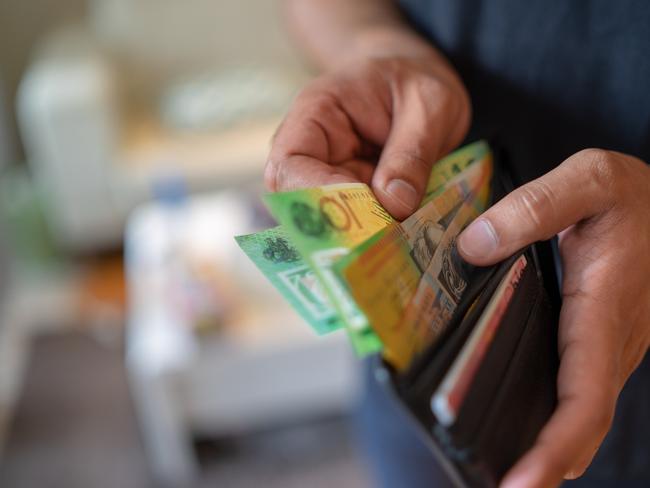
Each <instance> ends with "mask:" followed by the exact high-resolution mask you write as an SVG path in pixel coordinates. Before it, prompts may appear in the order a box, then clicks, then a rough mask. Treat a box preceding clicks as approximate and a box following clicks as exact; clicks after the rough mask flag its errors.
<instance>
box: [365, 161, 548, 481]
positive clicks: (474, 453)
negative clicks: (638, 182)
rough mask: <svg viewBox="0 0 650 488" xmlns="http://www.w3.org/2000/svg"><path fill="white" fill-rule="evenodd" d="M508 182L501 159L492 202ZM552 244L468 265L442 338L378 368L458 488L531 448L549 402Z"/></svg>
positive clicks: (495, 477) (488, 477) (498, 471)
mask: <svg viewBox="0 0 650 488" xmlns="http://www.w3.org/2000/svg"><path fill="white" fill-rule="evenodd" d="M511 189H512V183H511V181H510V179H509V172H508V168H507V166H506V163H505V161H504V160H503V159H502V158H498V159H497V160H496V164H495V175H494V178H493V183H492V195H493V200H494V201H496V200H497V199H498V198H500V197H501V196H503V195H504V194H505V193H507V192H508V191H510V190H511ZM553 245H554V243H553V242H551V241H548V242H540V243H536V244H534V245H532V246H530V247H528V248H526V249H524V250H522V251H520V252H519V253H517V254H516V255H514V256H511V257H510V258H508V259H506V260H504V261H503V262H501V263H499V264H497V265H495V266H490V267H485V268H473V269H470V270H469V271H468V272H469V273H470V274H469V277H470V279H469V281H468V286H467V288H466V290H465V292H464V294H463V296H462V299H461V301H460V302H459V304H458V306H457V309H456V311H455V313H454V315H453V317H452V319H451V321H450V323H449V324H448V325H447V327H446V328H445V330H444V331H443V333H442V334H441V336H440V337H438V339H437V340H436V341H435V342H434V343H433V344H432V345H431V346H430V347H429V348H428V349H426V350H425V351H423V352H422V353H421V354H420V356H419V357H417V358H416V359H415V360H414V362H413V364H412V365H411V367H410V368H409V369H408V370H407V371H405V372H403V373H398V372H396V371H395V370H393V369H391V368H390V367H389V366H387V365H385V364H382V365H381V366H379V367H378V375H377V376H378V378H380V379H381V380H382V381H384V382H385V383H386V385H387V386H389V388H390V390H391V392H392V393H394V394H395V395H396V397H397V398H398V399H399V401H400V403H401V404H402V405H404V406H406V408H405V409H404V410H405V411H406V412H407V413H408V414H409V415H410V416H411V417H413V419H414V420H415V421H416V425H417V429H418V430H419V431H420V433H421V434H423V435H424V438H425V441H426V442H427V444H428V445H429V446H430V447H431V449H432V451H433V453H434V455H435V456H436V457H437V458H438V460H439V462H440V464H441V465H442V467H443V468H444V469H445V470H446V471H447V473H448V474H449V477H450V479H451V480H452V481H453V482H454V483H455V484H456V485H457V486H470V487H488V486H496V485H497V484H498V481H499V480H500V479H501V478H502V477H503V475H504V474H505V473H506V471H507V470H508V469H509V468H510V467H511V466H512V465H513V464H514V463H515V462H516V461H517V459H518V458H519V457H521V455H522V454H523V453H524V452H525V451H526V450H527V449H528V448H529V447H531V446H532V444H533V442H534V441H535V438H536V437H537V435H538V433H539V431H540V430H541V428H542V427H543V425H544V424H545V423H546V421H547V420H548V419H549V417H550V415H551V414H552V412H553V410H554V408H555V405H556V402H557V394H556V378H557V369H558V364H559V359H558V353H557V324H558V316H559V307H560V294H559V287H558V278H557V266H556V259H555V253H554V250H553ZM521 256H524V258H525V260H521V259H520V257H521ZM522 262H525V267H523V271H521V273H520V275H518V281H517V283H516V286H514V287H512V288H511V290H510V292H511V293H512V295H511V297H509V302H508V304H507V307H505V310H504V311H503V314H502V315H501V316H500V319H499V320H498V325H497V326H496V327H495V329H494V332H493V334H492V335H490V336H489V339H490V340H489V341H483V342H484V344H483V345H484V348H483V349H484V350H483V351H482V354H481V355H480V359H478V360H477V358H473V359H475V363H476V364H477V366H476V367H475V368H474V370H473V373H472V374H471V376H470V379H469V383H468V384H467V386H466V388H465V389H464V394H463V397H462V402H460V404H459V407H458V408H457V409H456V411H455V417H454V419H453V421H451V422H450V421H449V419H445V421H444V422H443V421H441V420H442V418H441V417H440V414H439V413H438V415H436V413H435V408H434V406H433V400H434V396H436V393H437V391H439V387H440V386H441V383H442V382H443V381H444V380H445V378H446V377H447V375H448V374H450V369H451V368H452V367H454V365H455V363H456V362H457V360H458V358H459V355H461V354H463V350H464V348H465V346H466V345H467V344H468V341H469V340H470V338H471V337H472V333H473V331H474V330H475V328H476V327H477V324H478V323H479V321H480V320H481V317H482V316H483V314H484V313H485V312H486V308H487V307H488V306H489V304H490V301H491V299H492V298H493V297H494V296H495V293H497V291H498V290H499V286H500V284H501V283H502V281H504V279H506V278H508V276H511V274H512V272H511V269H512V268H513V265H516V264H518V265H519V267H520V268H521V267H522V265H521V263H522ZM509 272H510V275H509ZM464 355H465V356H467V354H466V351H465V354H464Z"/></svg>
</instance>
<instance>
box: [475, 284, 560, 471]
mask: <svg viewBox="0 0 650 488" xmlns="http://www.w3.org/2000/svg"><path fill="white" fill-rule="evenodd" d="M558 366H559V358H558V352H557V317H556V316H555V314H554V311H553V308H552V307H551V305H550V303H549V300H548V297H547V296H546V293H545V292H542V293H540V294H539V296H538V297H537V300H536V303H535V306H534V308H533V309H532V310H531V313H530V315H529V317H528V320H527V322H526V326H525V328H524V330H523V333H522V335H521V338H520V339H519V343H518V344H517V347H516V349H515V351H514V354H513V356H512V358H511V360H510V362H509V364H508V367H507V370H506V371H505V374H504V375H503V381H502V382H501V384H500V385H499V388H498V390H497V392H496V395H495V397H494V400H493V401H492V402H491V404H490V405H489V409H488V411H487V412H486V414H485V415H484V416H483V422H482V425H481V426H480V429H479V430H478V432H477V433H476V435H475V437H474V440H473V441H472V445H473V446H474V456H475V458H476V459H480V460H481V463H482V464H484V465H485V466H486V469H487V467H489V470H490V471H491V472H492V473H493V474H494V476H495V478H496V479H497V480H498V479H500V478H501V477H502V476H503V475H504V474H505V472H506V471H507V470H508V469H509V468H510V467H511V466H512V465H513V464H514V463H515V462H516V461H517V459H519V457H521V455H523V454H524V453H525V451H526V450H528V449H529V448H530V447H531V446H532V444H533V442H534V441H535V438H536V437H537V434H538V433H539V431H540V430H541V428H542V427H543V425H544V424H545V423H546V421H547V420H548V419H549V418H550V416H551V414H552V413H553V410H554V409H555V406H556V403H557V389H556V381H557V370H558Z"/></svg>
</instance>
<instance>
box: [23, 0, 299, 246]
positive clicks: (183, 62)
mask: <svg viewBox="0 0 650 488" xmlns="http://www.w3.org/2000/svg"><path fill="white" fill-rule="evenodd" d="M278 10H279V8H278V4H277V2H273V1H272V2H259V1H258V0H219V1H209V2H206V1H205V0H185V1H183V2H157V1H151V0H93V1H89V8H88V15H89V18H88V19H87V22H86V23H85V26H83V27H80V28H74V29H73V28H66V29H63V30H61V31H59V32H58V33H55V34H54V35H52V36H48V37H47V38H45V39H43V40H42V41H41V43H40V44H41V45H43V46H44V49H42V50H41V51H40V53H39V54H38V56H36V57H35V58H34V60H33V61H32V63H31V64H30V65H29V66H28V68H27V70H26V72H25V74H24V79H23V80H22V83H21V85H20V87H19V96H18V100H17V105H18V106H17V114H18V118H19V127H20V132H21V136H22V140H23V141H24V145H25V149H26V154H27V157H28V162H29V164H30V168H31V169H32V172H33V174H34V176H35V178H36V179H37V181H38V182H39V184H40V185H41V186H42V187H43V191H44V193H45V194H46V195H47V196H48V205H47V208H46V211H47V213H48V220H49V221H50V224H51V228H52V232H53V235H54V237H55V238H56V240H57V241H58V242H59V243H60V244H61V245H63V246H64V247H65V248H67V249H69V250H73V251H93V250H96V249H98V248H102V247H114V246H116V245H119V244H120V243H121V238H122V237H123V229H124V224H125V222H126V218H127V215H128V213H129V211H130V210H132V209H133V208H135V206H136V205H137V204H138V203H141V202H144V201H146V200H148V199H150V192H151V187H152V183H153V182H154V181H155V180H156V178H157V177H158V175H159V173H160V172H161V167H162V171H166V170H167V169H168V168H169V167H170V166H173V167H174V170H175V171H178V172H179V173H180V174H181V175H182V176H183V178H184V179H185V180H186V185H187V187H188V188H189V189H190V190H191V191H201V190H211V189H218V188H226V187H229V186H234V185H239V184H241V183H242V182H248V181H250V180H252V179H261V174H262V169H263V165H264V162H265V159H266V156H267V151H268V146H269V141H270V139H271V137H272V135H273V132H274V130H275V128H276V127H277V124H278V123H279V121H280V118H281V115H282V112H283V111H284V110H285V109H286V106H287V104H288V101H289V99H290V98H291V96H292V94H293V93H295V91H297V89H298V87H299V86H300V85H301V83H302V82H303V81H304V79H305V78H306V74H305V72H304V71H303V70H302V69H301V67H300V66H299V64H298V63H297V61H296V59H297V56H295V55H294V54H293V52H292V51H291V49H290V48H289V43H288V42H287V40H286V39H285V36H284V33H283V29H282V27H281V21H280V14H279V12H278ZM251 33H254V35H251ZM213 94H214V95H213ZM206 100H207V102H206ZM255 105H257V108H256V107H255ZM190 129H191V130H190Z"/></svg>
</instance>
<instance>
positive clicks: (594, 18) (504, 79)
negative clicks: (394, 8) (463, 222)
mask: <svg viewBox="0 0 650 488" xmlns="http://www.w3.org/2000/svg"><path fill="white" fill-rule="evenodd" d="M401 4H402V6H403V10H404V11H405V12H406V14H407V16H408V17H409V18H410V19H411V21H412V22H413V24H414V25H415V26H416V27H417V28H418V30H419V31H420V32H421V33H422V34H423V35H424V36H426V37H427V38H429V39H430V40H431V41H432V43H433V44H434V45H435V46H437V47H438V48H439V49H440V50H442V51H443V52H444V53H445V54H446V55H447V57H448V58H449V59H450V60H451V62H452V63H453V64H454V65H455V67H456V69H457V70H458V71H459V73H460V74H461V76H462V78H463V80H464V82H465V84H466V86H467V88H468V90H469V92H470V95H471V98H472V104H473V109H474V126H473V127H472V134H471V135H472V136H473V137H474V138H476V137H485V136H486V135H487V136H492V135H494V134H495V133H496V134H498V137H499V139H500V140H504V141H505V143H506V145H507V146H508V148H509V149H510V151H511V153H512V157H513V158H514V160H515V161H518V164H520V167H521V171H522V174H521V176H522V177H524V178H525V179H531V178H532V177H534V176H538V175H540V174H542V173H544V172H546V171H548V170H549V169H551V168H552V167H554V166H556V165H557V164H559V163H560V162H561V161H562V160H563V159H565V158H566V157H567V156H569V155H571V154H572V153H574V152H577V151H578V150H580V149H583V148H586V147H601V148H605V149H614V150H618V151H622V152H625V153H628V154H633V155H635V156H637V157H640V158H641V159H643V160H645V161H646V162H650V2H647V1H645V0H589V1H587V0H578V1H566V0H520V1H517V0H401Z"/></svg>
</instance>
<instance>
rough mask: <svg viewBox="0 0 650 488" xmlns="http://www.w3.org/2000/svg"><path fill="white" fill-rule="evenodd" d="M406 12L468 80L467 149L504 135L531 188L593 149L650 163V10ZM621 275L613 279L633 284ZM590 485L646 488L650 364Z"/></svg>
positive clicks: (554, 5)
mask: <svg viewBox="0 0 650 488" xmlns="http://www.w3.org/2000/svg"><path fill="white" fill-rule="evenodd" d="M400 3H401V5H402V7H403V10H404V12H405V13H406V15H407V17H408V18H409V19H410V20H411V22H412V23H413V24H414V25H415V27H416V28H417V29H418V30H419V31H420V32H421V33H422V34H423V35H424V36H426V37H427V38H428V39H430V40H431V41H432V43H433V44H434V45H435V46H437V47H438V48H439V49H440V50H442V51H443V52H444V53H445V54H446V55H447V57H448V58H449V59H450V60H451V62H452V63H453V64H454V66H455V67H456V69H457V70H458V72H459V73H460V75H461V76H462V78H463V81H464V82H465V84H466V86H467V88H468V90H469V92H470V96H471V98H472V105H473V109H474V121H473V126H472V129H471V134H470V136H469V138H468V139H477V138H481V137H492V136H496V137H497V138H498V140H499V141H500V142H501V143H502V144H503V145H504V146H505V147H506V149H507V150H508V152H509V155H510V157H511V159H512V161H513V163H514V164H515V165H516V169H517V172H518V173H519V175H518V176H519V177H520V178H522V179H523V180H530V179H532V178H534V177H537V176H539V175H541V174H543V173H545V172H547V171H548V170H550V169H551V168H553V167H554V166H557V165H558V164H559V163H560V162H562V161H563V160H564V159H565V158H566V157H568V156H570V155H571V154H573V153H575V152H577V151H579V150H580V149H584V148H586V147H599V148H605V149H613V150H617V151H621V152H624V153H628V154H632V155H635V156H637V157H639V158H641V159H643V160H644V161H646V162H650V2H648V1H645V0H589V1H587V0H562V1H560V0H525V1H524V0H520V1H516V0H401V1H400ZM648 191H650V188H649V189H648ZM648 211H649V212H650V209H648ZM630 238H633V236H630ZM624 277H625V270H620V275H619V276H616V277H613V279H622V280H621V286H625V285H624ZM630 292H631V293H634V291H633V290H630ZM587 475H588V478H591V480H590V481H588V483H590V486H599V485H598V484H596V481H595V480H596V479H598V480H612V483H613V484H611V485H610V484H607V485H606V486H633V482H636V483H635V484H634V486H637V484H638V486H650V357H646V359H645V361H644V363H643V364H642V365H641V367H640V368H639V370H638V371H637V372H636V373H635V374H634V375H633V376H632V378H631V379H630V380H629V382H628V385H627V386H626V388H625V389H624V391H623V393H622V395H621V398H620V400H619V405H618V409H617V414H616V419H615V423H614V427H613V429H612V431H611V432H610V434H609V435H608V437H607V439H606V441H605V443H604V444H603V447H602V448H601V450H600V452H599V454H598V455H597V458H596V461H595V462H594V464H593V465H592V467H591V468H590V470H589V471H588V473H587ZM614 480H617V481H614ZM646 483H647V484H646ZM603 486H605V485H603Z"/></svg>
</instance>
